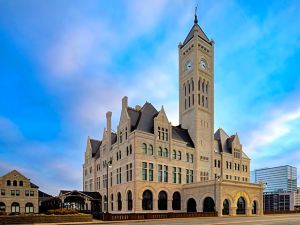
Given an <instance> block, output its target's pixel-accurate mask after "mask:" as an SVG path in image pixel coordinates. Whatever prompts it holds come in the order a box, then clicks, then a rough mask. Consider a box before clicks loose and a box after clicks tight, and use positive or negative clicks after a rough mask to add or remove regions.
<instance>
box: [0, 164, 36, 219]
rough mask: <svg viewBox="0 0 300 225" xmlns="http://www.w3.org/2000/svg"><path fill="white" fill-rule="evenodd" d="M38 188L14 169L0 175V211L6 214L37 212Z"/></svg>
mask: <svg viewBox="0 0 300 225" xmlns="http://www.w3.org/2000/svg"><path fill="white" fill-rule="evenodd" d="M38 189H39V187H38V186H36V185H35V184H33V183H31V182H30V179H28V178H26V177H25V176H24V175H22V174H21V173H19V172H18V171H16V170H13V171H11V172H9V173H7V174H5V175H3V176H2V177H0V190H1V193H0V211H2V212H5V213H7V214H11V213H13V214H20V213H38V212H39V202H38V194H39V193H38Z"/></svg>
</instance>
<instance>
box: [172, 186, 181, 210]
mask: <svg viewBox="0 0 300 225" xmlns="http://www.w3.org/2000/svg"><path fill="white" fill-rule="evenodd" d="M172 208H173V210H181V196H180V193H179V192H178V191H176V192H174V194H173V200H172Z"/></svg>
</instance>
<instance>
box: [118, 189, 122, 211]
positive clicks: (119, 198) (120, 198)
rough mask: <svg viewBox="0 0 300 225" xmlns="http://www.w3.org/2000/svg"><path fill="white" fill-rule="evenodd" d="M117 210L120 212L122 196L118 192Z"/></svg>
mask: <svg viewBox="0 0 300 225" xmlns="http://www.w3.org/2000/svg"><path fill="white" fill-rule="evenodd" d="M118 210H119V211H121V210H122V196H121V193H120V192H118Z"/></svg>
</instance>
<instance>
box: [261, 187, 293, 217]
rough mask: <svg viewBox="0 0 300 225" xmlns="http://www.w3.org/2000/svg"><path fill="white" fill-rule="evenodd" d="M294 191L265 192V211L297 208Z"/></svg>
mask: <svg viewBox="0 0 300 225" xmlns="http://www.w3.org/2000/svg"><path fill="white" fill-rule="evenodd" d="M294 201H295V193H294V192H282V193H280V192H277V193H275V192H271V193H268V192H266V193H264V211H265V212H270V211H293V210H294V209H295V207H294V206H295V202H294Z"/></svg>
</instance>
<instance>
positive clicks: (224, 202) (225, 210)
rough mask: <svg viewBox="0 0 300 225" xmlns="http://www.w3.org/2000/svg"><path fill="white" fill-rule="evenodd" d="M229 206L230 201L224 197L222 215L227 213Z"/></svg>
mask: <svg viewBox="0 0 300 225" xmlns="http://www.w3.org/2000/svg"><path fill="white" fill-rule="evenodd" d="M230 207H231V204H230V201H229V200H228V199H227V198H225V199H224V200H223V204H222V215H229V211H230Z"/></svg>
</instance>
